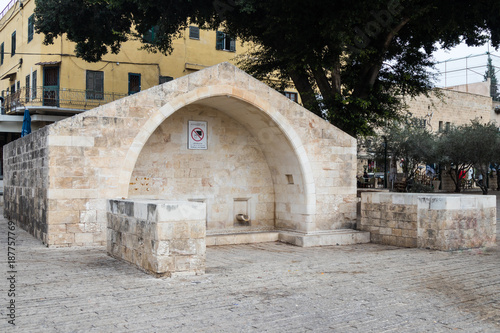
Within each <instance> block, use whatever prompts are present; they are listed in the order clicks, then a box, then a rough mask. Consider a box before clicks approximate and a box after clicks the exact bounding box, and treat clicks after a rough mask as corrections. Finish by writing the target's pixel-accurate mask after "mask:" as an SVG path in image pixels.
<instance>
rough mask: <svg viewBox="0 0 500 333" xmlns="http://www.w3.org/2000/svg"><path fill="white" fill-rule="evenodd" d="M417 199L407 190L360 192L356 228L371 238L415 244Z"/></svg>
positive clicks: (405, 244)
mask: <svg viewBox="0 0 500 333" xmlns="http://www.w3.org/2000/svg"><path fill="white" fill-rule="evenodd" d="M417 198H418V196H416V195H413V194H406V193H384V194H383V195H382V194H380V192H375V193H374V192H362V193H361V219H360V223H359V225H358V229H359V230H363V231H369V232H370V241H371V242H372V243H377V244H386V245H394V246H400V247H417Z"/></svg>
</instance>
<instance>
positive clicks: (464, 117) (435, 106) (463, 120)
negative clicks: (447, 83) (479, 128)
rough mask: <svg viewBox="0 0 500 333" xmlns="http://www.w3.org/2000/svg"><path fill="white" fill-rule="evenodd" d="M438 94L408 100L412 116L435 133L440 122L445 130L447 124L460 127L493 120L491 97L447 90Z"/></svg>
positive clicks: (440, 90)
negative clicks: (424, 121) (472, 122)
mask: <svg viewBox="0 0 500 333" xmlns="http://www.w3.org/2000/svg"><path fill="white" fill-rule="evenodd" d="M436 92H437V93H436ZM436 92H434V93H432V94H431V95H430V96H429V97H426V96H423V95H421V96H418V97H416V98H411V99H408V100H406V103H407V104H408V111H409V112H410V113H411V115H412V116H413V117H416V118H421V119H425V120H426V126H427V128H428V129H430V130H432V131H433V132H438V131H439V124H440V122H441V126H442V130H445V129H446V123H447V122H449V123H450V125H455V126H458V125H465V124H469V123H470V121H471V120H473V119H478V120H479V121H481V122H484V123H486V122H488V121H490V120H492V119H491V110H492V101H491V97H489V96H482V95H477V94H472V93H466V92H461V91H452V90H446V89H437V90H436Z"/></svg>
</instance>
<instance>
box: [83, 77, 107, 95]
mask: <svg viewBox="0 0 500 333" xmlns="http://www.w3.org/2000/svg"><path fill="white" fill-rule="evenodd" d="M85 89H86V93H85V95H86V98H87V99H104V72H100V71H87V82H86V88H85Z"/></svg>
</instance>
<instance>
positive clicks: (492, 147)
mask: <svg viewBox="0 0 500 333" xmlns="http://www.w3.org/2000/svg"><path fill="white" fill-rule="evenodd" d="M499 146H500V132H499V131H498V128H497V127H496V125H495V124H494V123H491V122H490V123H487V124H483V123H480V122H479V121H478V120H473V121H472V122H471V124H468V125H463V126H458V127H452V128H451V129H450V131H448V132H446V133H444V134H443V135H442V136H441V138H440V139H439V141H438V147H439V148H438V152H439V155H440V156H441V162H442V163H445V164H447V165H448V166H449V168H448V174H449V175H450V176H451V179H452V180H453V182H454V184H455V192H457V193H459V192H460V189H461V180H462V177H461V175H466V174H467V173H468V171H469V169H471V168H474V169H475V170H476V174H475V175H474V179H475V181H476V184H477V185H478V186H479V187H480V188H481V190H482V192H483V194H488V187H487V182H486V179H487V177H488V171H489V166H490V163H492V162H493V161H497V160H498V159H499V155H498V154H499V149H498V147H499ZM479 176H480V177H479Z"/></svg>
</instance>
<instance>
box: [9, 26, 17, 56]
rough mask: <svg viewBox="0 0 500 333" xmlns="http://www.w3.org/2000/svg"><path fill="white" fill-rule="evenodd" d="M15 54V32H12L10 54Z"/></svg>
mask: <svg viewBox="0 0 500 333" xmlns="http://www.w3.org/2000/svg"><path fill="white" fill-rule="evenodd" d="M14 54H16V32H15V31H14V32H13V33H12V38H11V44H10V55H11V56H13V55H14Z"/></svg>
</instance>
